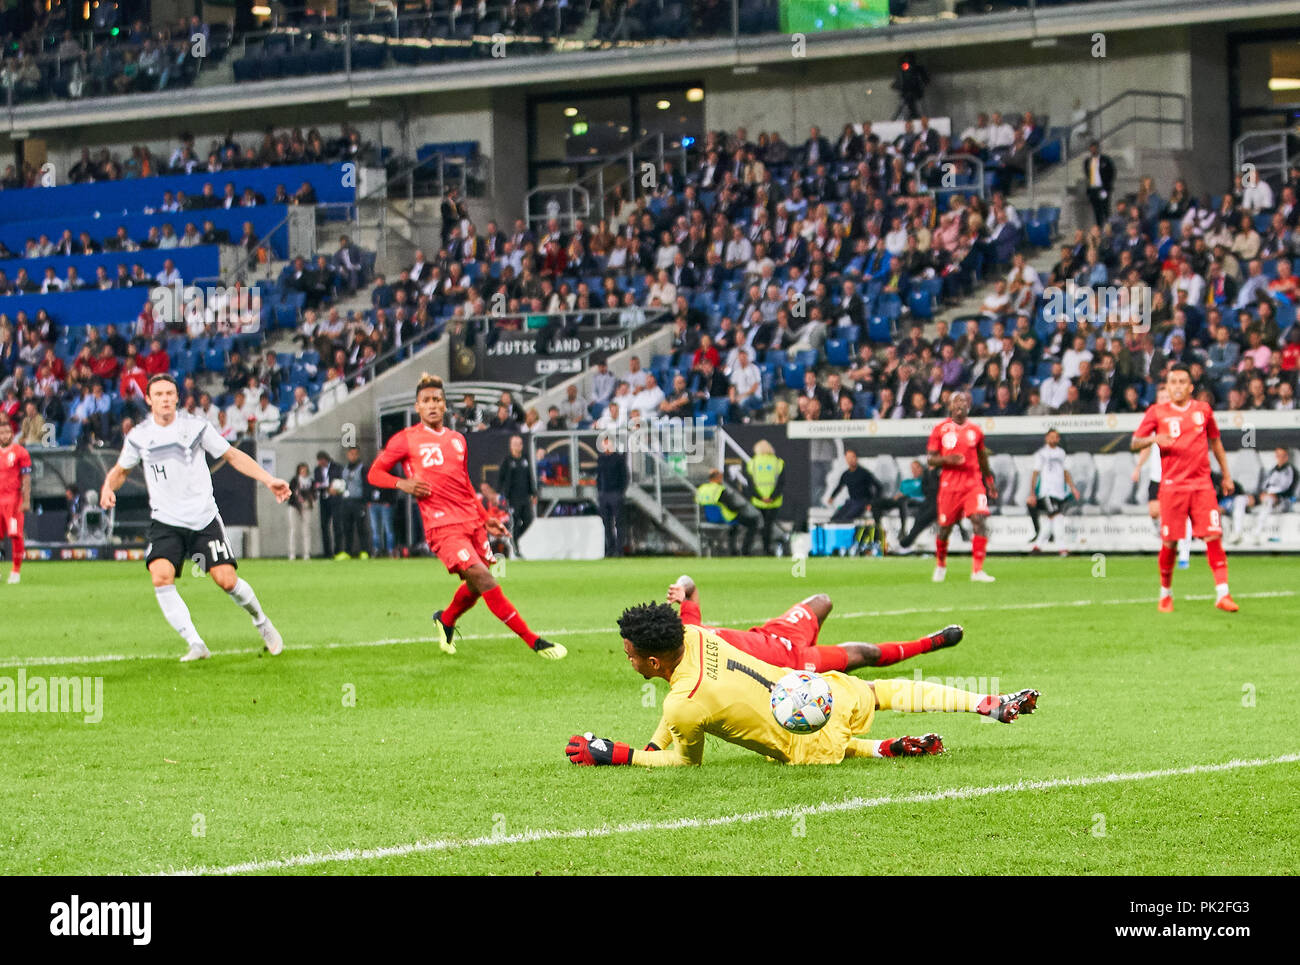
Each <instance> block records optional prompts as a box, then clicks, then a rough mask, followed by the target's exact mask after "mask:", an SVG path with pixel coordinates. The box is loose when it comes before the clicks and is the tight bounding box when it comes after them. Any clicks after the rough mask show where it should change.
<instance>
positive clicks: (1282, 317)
mask: <svg viewBox="0 0 1300 965" xmlns="http://www.w3.org/2000/svg"><path fill="white" fill-rule="evenodd" d="M1273 297H1274V304H1276V305H1277V327H1278V328H1279V329H1281V330H1282V331H1283V332H1285V331H1286V330H1287V329H1289V328H1290V327H1291V326H1292V325H1294V324H1295V317H1296V311H1295V302H1293V301H1291V299H1289V298H1287V297H1286V296H1285V295H1282V294H1275V295H1274V296H1273ZM1189 327H1190V326H1189Z"/></svg>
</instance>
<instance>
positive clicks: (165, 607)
mask: <svg viewBox="0 0 1300 965" xmlns="http://www.w3.org/2000/svg"><path fill="white" fill-rule="evenodd" d="M153 593H154V596H156V597H157V598H158V606H159V607H161V608H162V612H163V617H164V618H165V619H166V620H167V622H168V623H169V624H171V628H172V629H173V630H175V631H176V632H177V633H179V634H180V635H181V639H182V640H184V641H185V642H186V643H188V644H189V645H190V646H191V647H201V646H203V645H204V644H203V638H202V637H200V636H199V632H198V631H197V630H195V629H194V621H193V620H191V619H190V608H189V607H187V606H186V605H185V601H184V600H182V599H181V595H180V592H179V591H178V590H177V589H176V584H175V583H168V584H167V585H166V586H155V587H154V588H153Z"/></svg>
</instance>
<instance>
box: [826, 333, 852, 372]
mask: <svg viewBox="0 0 1300 965" xmlns="http://www.w3.org/2000/svg"><path fill="white" fill-rule="evenodd" d="M826 361H827V362H829V363H830V364H831V365H838V366H841V367H847V366H848V365H849V362H850V361H851V360H850V357H849V343H848V342H845V341H843V340H842V339H838V338H828V339H827V340H826Z"/></svg>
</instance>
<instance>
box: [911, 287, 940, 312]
mask: <svg viewBox="0 0 1300 965" xmlns="http://www.w3.org/2000/svg"><path fill="white" fill-rule="evenodd" d="M907 307H908V308H909V309H911V312H912V317H913V318H917V319H928V318H930V317H931V316H933V315H934V300H933V299H932V298H931V297H930V292H929V291H928V290H926V289H924V288H921V287H920V286H917V287H916V288H913V289H912V290H911V292H909V293H908V296H907Z"/></svg>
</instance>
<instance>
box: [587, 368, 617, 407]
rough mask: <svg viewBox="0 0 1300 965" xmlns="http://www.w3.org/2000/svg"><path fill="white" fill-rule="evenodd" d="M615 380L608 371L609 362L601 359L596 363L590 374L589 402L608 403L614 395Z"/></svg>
mask: <svg viewBox="0 0 1300 965" xmlns="http://www.w3.org/2000/svg"><path fill="white" fill-rule="evenodd" d="M616 382H617V380H616V379H615V378H614V375H613V373H611V372H610V371H609V362H608V361H606V360H605V359H601V360H600V361H598V362H597V363H596V370H595V371H594V372H593V373H592V374H591V401H592V402H608V401H609V400H610V398H611V397H613V395H614V387H615V385H616Z"/></svg>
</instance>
